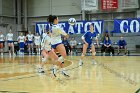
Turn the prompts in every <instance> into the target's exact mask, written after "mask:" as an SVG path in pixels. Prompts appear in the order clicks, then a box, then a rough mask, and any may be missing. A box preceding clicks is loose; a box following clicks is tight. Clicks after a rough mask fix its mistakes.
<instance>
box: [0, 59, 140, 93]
mask: <svg viewBox="0 0 140 93" xmlns="http://www.w3.org/2000/svg"><path fill="white" fill-rule="evenodd" d="M79 58H80V57H79V56H72V57H71V56H69V57H68V58H67V60H66V61H65V63H66V64H65V68H66V70H67V72H68V73H69V75H70V77H69V78H67V77H64V76H63V75H61V73H60V72H59V70H58V73H57V74H56V75H57V77H56V78H55V77H54V76H53V75H52V74H51V71H50V70H49V69H50V66H51V64H50V63H47V64H46V65H45V69H46V73H45V74H39V73H37V69H36V65H37V64H39V63H40V62H41V61H40V59H41V58H40V56H24V57H19V56H18V57H11V58H9V57H7V56H4V57H0V93H140V92H138V91H139V88H140V56H113V57H111V56H97V57H96V60H97V62H98V64H97V65H92V64H91V58H90V56H87V57H85V60H84V65H83V66H82V67H81V66H80V67H79V66H78V60H79Z"/></svg>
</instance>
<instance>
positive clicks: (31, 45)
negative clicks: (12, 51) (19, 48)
mask: <svg viewBox="0 0 140 93" xmlns="http://www.w3.org/2000/svg"><path fill="white" fill-rule="evenodd" d="M30 48H31V51H32V54H34V47H33V42H31V44H30Z"/></svg>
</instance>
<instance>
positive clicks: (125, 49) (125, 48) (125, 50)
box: [124, 46, 127, 55]
mask: <svg viewBox="0 0 140 93" xmlns="http://www.w3.org/2000/svg"><path fill="white" fill-rule="evenodd" d="M124 52H125V53H124V54H125V55H126V54H127V47H126V46H124Z"/></svg>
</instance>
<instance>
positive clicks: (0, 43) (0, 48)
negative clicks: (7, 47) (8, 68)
mask: <svg viewBox="0 0 140 93" xmlns="http://www.w3.org/2000/svg"><path fill="white" fill-rule="evenodd" d="M0 53H1V56H3V42H0Z"/></svg>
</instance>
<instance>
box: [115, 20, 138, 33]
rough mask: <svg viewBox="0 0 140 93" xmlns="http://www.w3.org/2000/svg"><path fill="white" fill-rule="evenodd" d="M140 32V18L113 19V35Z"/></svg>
mask: <svg viewBox="0 0 140 93" xmlns="http://www.w3.org/2000/svg"><path fill="white" fill-rule="evenodd" d="M138 32H140V18H133V19H115V20H114V31H113V33H138Z"/></svg>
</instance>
